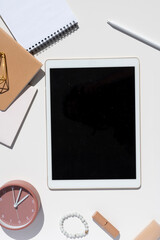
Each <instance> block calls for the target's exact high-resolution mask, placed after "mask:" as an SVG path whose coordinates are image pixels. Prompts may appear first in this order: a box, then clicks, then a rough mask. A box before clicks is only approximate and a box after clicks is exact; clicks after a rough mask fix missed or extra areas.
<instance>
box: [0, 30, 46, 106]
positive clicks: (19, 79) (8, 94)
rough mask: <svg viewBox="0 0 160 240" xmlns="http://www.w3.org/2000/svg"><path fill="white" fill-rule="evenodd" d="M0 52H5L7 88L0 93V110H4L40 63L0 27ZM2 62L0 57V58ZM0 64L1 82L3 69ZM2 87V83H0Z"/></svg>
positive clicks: (39, 66)
mask: <svg viewBox="0 0 160 240" xmlns="http://www.w3.org/2000/svg"><path fill="white" fill-rule="evenodd" d="M0 52H3V53H5V56H6V64H7V77H8V79H7V82H8V85H9V90H8V91H4V92H1V93H0V110H1V111H4V110H6V109H7V108H8V107H9V106H10V104H11V103H12V102H13V101H14V100H15V98H16V97H17V96H18V95H19V94H20V93H21V91H22V90H23V89H24V87H25V86H26V85H27V84H28V83H29V82H30V81H31V79H32V78H33V77H34V76H35V74H36V73H37V72H38V71H39V70H40V68H41V66H42V64H41V63H40V62H39V61H38V60H36V58H35V57H33V56H32V55H31V54H30V53H28V52H27V51H26V50H25V49H24V48H23V47H22V46H21V45H19V44H18V43H17V42H16V41H15V40H14V39H13V38H12V37H10V36H9V35H8V34H7V33H6V32H5V31H4V30H3V29H1V28H0ZM0 61H1V63H2V58H1V59H0ZM2 65H3V64H1V66H0V67H1V70H0V73H1V74H0V75H1V84H2V83H3V80H2V76H3V73H2V71H3V69H2V67H3V66H2ZM1 87H2V85H1Z"/></svg>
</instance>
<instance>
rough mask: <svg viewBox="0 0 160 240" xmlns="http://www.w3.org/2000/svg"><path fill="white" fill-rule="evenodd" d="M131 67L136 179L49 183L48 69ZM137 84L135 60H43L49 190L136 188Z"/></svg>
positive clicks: (50, 169)
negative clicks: (133, 75)
mask: <svg viewBox="0 0 160 240" xmlns="http://www.w3.org/2000/svg"><path fill="white" fill-rule="evenodd" d="M123 66H126V67H129V66H133V67H135V112H136V114H135V115H136V116H135V117H136V119H135V120H136V179H125V180H123V179H116V180H108V179H106V180H53V179H52V151H51V150H52V149H51V113H50V107H51V106H50V69H51V68H82V67H83V68H86V67H123ZM139 86H140V84H139V60H138V59H137V58H107V59H63V60H62V59H54V60H53V59H49V60H47V61H46V116H47V162H48V187H49V188H50V189H116V188H117V189H119V188H122V189H124V188H139V187H140V185H141V176H140V175H141V174H140V87H139Z"/></svg>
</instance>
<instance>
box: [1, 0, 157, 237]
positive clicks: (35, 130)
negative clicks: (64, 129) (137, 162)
mask: <svg viewBox="0 0 160 240" xmlns="http://www.w3.org/2000/svg"><path fill="white" fill-rule="evenodd" d="M68 3H69V4H70V6H71V8H72V9H73V11H74V13H75V15H76V16H77V18H78V20H79V27H80V28H79V29H78V30H77V31H76V32H74V33H73V34H72V35H70V36H68V37H66V38H65V39H63V40H62V41H60V42H58V43H57V44H55V45H52V46H51V47H50V48H48V49H46V50H45V51H43V52H41V53H39V54H38V55H36V58H37V59H38V60H40V61H41V62H42V63H43V64H44V63H45V61H46V59H48V58H72V57H76V58H80V57H81V58H83V57H91V58H93V57H117V56H118V57H125V56H129V57H130V56H136V57H138V58H139V60H140V80H141V165H142V166H141V170H142V171H141V172H142V187H141V188H140V189H139V190H103V191H101V190H100V191H97V190H96V191H50V190H49V189H48V187H47V161H46V116H45V77H43V78H42V79H41V80H40V81H39V82H38V83H37V84H36V87H37V88H38V94H37V96H36V98H35V100H34V102H33V105H32V107H31V109H30V111H29V114H28V116H27V118H26V120H25V122H24V124H23V127H22V129H21V131H20V133H19V136H18V138H17V140H16V142H15V145H14V147H13V149H9V148H7V147H5V146H3V145H0V164H1V165H0V185H2V184H4V183H5V182H7V181H9V180H12V179H23V180H26V181H29V182H30V183H32V184H33V185H34V186H35V187H36V188H37V190H38V191H39V193H40V196H41V202H42V209H41V210H40V212H39V214H38V217H37V219H36V220H35V222H34V223H33V224H32V225H31V226H30V227H28V228H26V229H25V230H21V231H9V230H6V229H4V228H1V227H0V239H1V240H9V239H16V240H26V239H34V240H44V239H47V240H50V239H58V240H64V239H66V238H65V237H64V236H63V235H62V234H61V232H60V230H59V220H60V218H61V217H62V216H63V215H65V214H67V213H70V212H75V211H76V212H79V213H81V214H82V215H83V216H84V218H85V219H86V220H87V221H88V224H89V228H90V232H89V235H88V236H87V237H86V238H84V239H85V240H91V239H92V240H95V239H100V240H106V239H108V240H109V239H111V238H110V237H109V236H108V235H107V234H106V233H105V232H104V231H102V229H100V228H99V227H98V226H97V225H96V224H95V223H94V222H93V221H92V215H93V213H94V212H95V211H96V210H97V211H99V212H100V213H102V214H103V215H104V216H105V217H106V218H107V219H108V220H110V221H111V223H113V224H114V225H115V226H116V227H117V228H118V229H119V231H120V233H121V237H120V239H122V240H130V239H131V240H132V239H134V238H135V237H136V235H137V234H138V233H139V232H140V231H141V230H142V229H143V228H144V227H145V226H146V225H147V224H149V223H150V222H151V221H152V220H153V219H156V220H157V221H158V222H159V223H160V52H159V51H157V50H155V49H153V48H151V47H149V46H147V45H145V44H143V43H141V42H139V41H137V40H135V39H133V38H131V37H128V36H126V35H124V34H122V33H120V32H118V31H116V30H114V29H112V28H111V27H110V26H108V25H107V19H110V20H114V21H116V22H117V23H119V24H123V25H124V24H125V25H127V26H128V28H130V29H133V30H135V31H136V32H140V33H141V34H142V35H144V36H148V37H149V38H151V39H152V40H155V41H157V42H159V43H160V31H159V23H160V14H159V9H160V2H159V0H152V1H144V0H141V1H139V0H134V1H128V0H121V1H118V0H100V1H99V0H85V1H84V0H77V1H74V0H68ZM37 8H38V6H37ZM0 26H1V27H2V28H4V29H6V27H5V26H4V24H3V22H2V21H0ZM42 69H44V66H43V68H42ZM73 224H74V223H73ZM72 231H73V232H74V226H73V229H72Z"/></svg>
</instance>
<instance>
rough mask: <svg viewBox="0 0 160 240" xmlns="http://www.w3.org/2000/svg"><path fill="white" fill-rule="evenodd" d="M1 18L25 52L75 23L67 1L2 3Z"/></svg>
mask: <svg viewBox="0 0 160 240" xmlns="http://www.w3.org/2000/svg"><path fill="white" fill-rule="evenodd" d="M0 15H1V16H2V18H3V20H4V21H5V23H6V24H7V26H8V27H9V29H10V31H11V32H12V34H13V36H14V37H15V39H16V40H17V41H18V42H19V43H20V44H21V45H22V46H23V47H24V48H25V49H29V48H30V47H32V46H34V45H35V44H38V42H40V41H41V40H45V38H47V37H48V36H50V35H51V34H54V32H57V31H58V30H60V29H61V28H63V27H64V26H66V25H69V24H70V23H72V22H77V20H76V18H75V16H74V14H73V12H72V10H71V9H70V7H69V6H68V4H67V2H66V0H26V1H22V0H1V1H0Z"/></svg>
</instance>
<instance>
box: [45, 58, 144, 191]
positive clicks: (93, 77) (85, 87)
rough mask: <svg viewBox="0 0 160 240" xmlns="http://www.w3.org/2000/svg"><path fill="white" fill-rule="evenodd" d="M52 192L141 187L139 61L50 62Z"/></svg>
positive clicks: (49, 157) (48, 70) (49, 109)
mask: <svg viewBox="0 0 160 240" xmlns="http://www.w3.org/2000/svg"><path fill="white" fill-rule="evenodd" d="M46 106H47V152H48V154H47V158H48V186H49V188H50V189H106V188H139V187H140V101H139V61H138V59H137V58H119V59H118V58H115V59H70V60H68V59H66V60H47V62H46Z"/></svg>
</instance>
